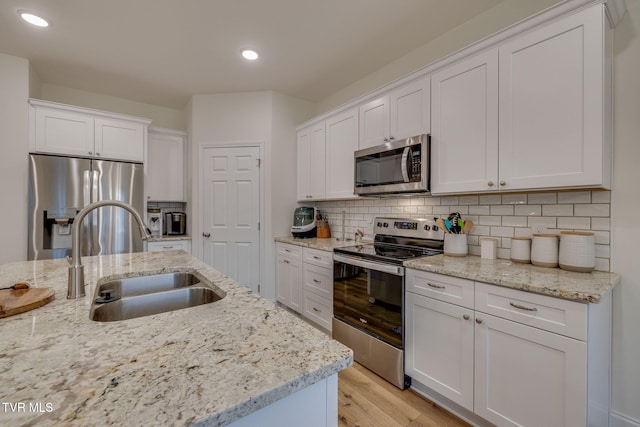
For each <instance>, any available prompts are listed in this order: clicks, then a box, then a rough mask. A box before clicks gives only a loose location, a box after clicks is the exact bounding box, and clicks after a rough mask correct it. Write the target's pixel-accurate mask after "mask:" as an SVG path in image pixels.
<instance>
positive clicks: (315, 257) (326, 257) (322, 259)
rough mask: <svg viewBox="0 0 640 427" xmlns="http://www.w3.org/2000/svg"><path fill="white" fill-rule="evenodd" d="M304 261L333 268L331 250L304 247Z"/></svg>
mask: <svg viewBox="0 0 640 427" xmlns="http://www.w3.org/2000/svg"><path fill="white" fill-rule="evenodd" d="M302 253H303V257H304V262H305V263H309V264H313V265H317V266H318V267H324V268H330V269H331V270H333V252H327V251H321V250H318V249H310V248H304V250H303V252H302Z"/></svg>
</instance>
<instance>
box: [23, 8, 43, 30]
mask: <svg viewBox="0 0 640 427" xmlns="http://www.w3.org/2000/svg"><path fill="white" fill-rule="evenodd" d="M18 15H20V17H21V18H22V19H24V20H25V21H27V22H28V23H29V24H31V25H35V26H36V27H48V26H49V23H48V22H47V20H46V19H44V18H42V17H40V16H38V15H35V14H34V13H32V12H29V11H27V10H19V11H18Z"/></svg>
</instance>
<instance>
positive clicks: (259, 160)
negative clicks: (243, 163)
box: [256, 159, 262, 167]
mask: <svg viewBox="0 0 640 427" xmlns="http://www.w3.org/2000/svg"><path fill="white" fill-rule="evenodd" d="M256 160H257V161H258V167H260V163H261V161H262V159H256Z"/></svg>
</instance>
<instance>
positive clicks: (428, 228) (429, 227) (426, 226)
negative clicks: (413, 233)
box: [424, 224, 435, 231]
mask: <svg viewBox="0 0 640 427" xmlns="http://www.w3.org/2000/svg"><path fill="white" fill-rule="evenodd" d="M434 227H435V226H434ZM424 229H425V231H429V230H431V226H430V225H429V224H427V225H425V226H424Z"/></svg>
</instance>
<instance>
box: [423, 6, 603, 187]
mask: <svg viewBox="0 0 640 427" xmlns="http://www.w3.org/2000/svg"><path fill="white" fill-rule="evenodd" d="M610 53H611V30H610V29H609V28H608V27H607V26H606V24H605V12H604V6H603V5H596V6H593V7H590V8H588V9H585V10H583V11H580V12H577V13H574V14H572V15H568V16H566V17H563V18H561V19H558V20H556V21H553V22H551V23H549V24H546V25H544V26H540V27H536V28H534V29H533V30H530V31H527V32H525V33H523V34H521V35H519V36H516V37H512V38H510V39H508V40H506V41H505V42H504V43H502V44H501V45H499V46H498V47H497V48H495V49H493V50H490V51H487V52H485V53H482V54H479V55H477V56H475V57H472V58H470V59H465V60H462V61H461V62H459V63H456V64H454V65H452V66H451V67H448V68H446V69H444V70H442V71H440V72H437V73H435V74H434V75H433V76H432V85H433V87H432V91H433V94H432V103H431V107H432V114H433V123H432V132H431V145H432V158H433V161H432V170H433V174H432V181H431V188H432V193H433V194H448V193H467V192H486V191H495V190H505V191H514V190H536V189H559V188H580V187H585V188H597V187H599V188H609V187H610V179H611V116H610V114H611V97H610V90H611V64H610V61H609V60H608V59H607V58H608V57H609V55H610ZM498 64H499V65H498Z"/></svg>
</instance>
